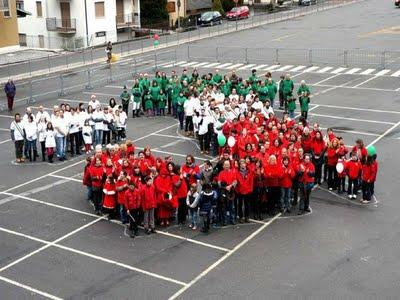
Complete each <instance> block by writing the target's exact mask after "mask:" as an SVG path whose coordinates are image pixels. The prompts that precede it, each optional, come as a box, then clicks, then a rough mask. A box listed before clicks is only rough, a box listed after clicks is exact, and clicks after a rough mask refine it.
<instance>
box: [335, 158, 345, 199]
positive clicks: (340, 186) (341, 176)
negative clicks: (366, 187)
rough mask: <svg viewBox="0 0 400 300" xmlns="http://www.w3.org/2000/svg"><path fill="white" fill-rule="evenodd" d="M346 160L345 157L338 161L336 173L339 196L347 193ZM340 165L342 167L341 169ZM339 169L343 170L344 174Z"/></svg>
mask: <svg viewBox="0 0 400 300" xmlns="http://www.w3.org/2000/svg"><path fill="white" fill-rule="evenodd" d="M346 164H347V162H346V159H345V156H341V157H339V159H338V162H337V164H336V171H337V174H338V194H341V193H344V192H345V191H346V175H347V173H346ZM340 165H342V166H341V167H340ZM338 169H339V170H340V169H342V172H339V171H338Z"/></svg>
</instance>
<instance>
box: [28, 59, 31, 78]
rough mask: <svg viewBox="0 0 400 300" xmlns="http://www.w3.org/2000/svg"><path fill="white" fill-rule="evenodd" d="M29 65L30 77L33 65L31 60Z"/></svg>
mask: <svg viewBox="0 0 400 300" xmlns="http://www.w3.org/2000/svg"><path fill="white" fill-rule="evenodd" d="M28 63H29V76H32V65H31V59H29V61H28Z"/></svg>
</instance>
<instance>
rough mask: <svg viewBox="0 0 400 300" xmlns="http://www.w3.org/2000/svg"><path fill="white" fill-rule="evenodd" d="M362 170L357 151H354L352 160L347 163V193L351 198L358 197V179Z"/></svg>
mask: <svg viewBox="0 0 400 300" xmlns="http://www.w3.org/2000/svg"><path fill="white" fill-rule="evenodd" d="M361 170H362V166H361V163H360V161H359V159H358V156H357V153H356V152H352V154H351V160H350V161H348V162H347V163H346V173H347V177H348V181H347V183H348V187H347V194H348V197H349V199H357V191H358V181H359V176H360V174H361Z"/></svg>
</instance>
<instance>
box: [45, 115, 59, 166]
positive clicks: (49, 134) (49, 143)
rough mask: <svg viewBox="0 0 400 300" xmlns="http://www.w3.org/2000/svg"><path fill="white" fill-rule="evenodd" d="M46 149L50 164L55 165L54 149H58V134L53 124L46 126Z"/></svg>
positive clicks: (49, 123)
mask: <svg viewBox="0 0 400 300" xmlns="http://www.w3.org/2000/svg"><path fill="white" fill-rule="evenodd" d="M45 147H46V153H47V158H48V160H49V163H53V157H54V148H55V147H56V133H55V131H54V128H53V125H52V124H51V122H48V123H47V125H46V132H45Z"/></svg>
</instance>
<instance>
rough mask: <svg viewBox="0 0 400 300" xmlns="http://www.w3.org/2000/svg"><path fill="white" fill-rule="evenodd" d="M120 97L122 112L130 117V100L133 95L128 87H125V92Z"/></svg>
mask: <svg viewBox="0 0 400 300" xmlns="http://www.w3.org/2000/svg"><path fill="white" fill-rule="evenodd" d="M119 97H120V98H121V103H122V110H123V111H124V112H125V113H126V115H128V109H129V100H130V99H131V95H130V94H129V92H128V90H127V88H126V85H124V90H123V91H122V93H121V95H120V96H119Z"/></svg>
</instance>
